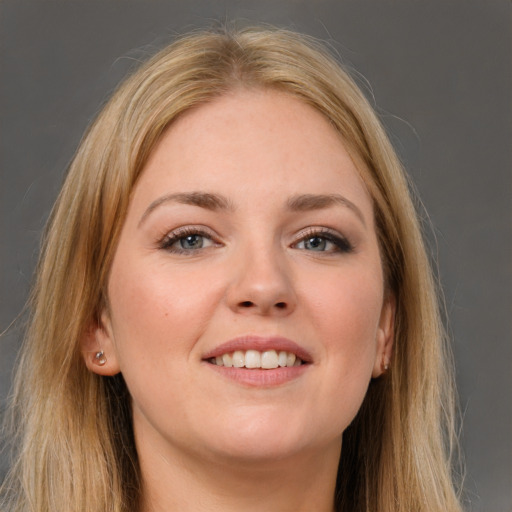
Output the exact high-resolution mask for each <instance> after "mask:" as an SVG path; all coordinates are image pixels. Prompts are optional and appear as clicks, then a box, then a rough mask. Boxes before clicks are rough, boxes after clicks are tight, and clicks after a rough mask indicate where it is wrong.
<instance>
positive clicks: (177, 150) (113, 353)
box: [85, 91, 393, 459]
mask: <svg viewBox="0 0 512 512" xmlns="http://www.w3.org/2000/svg"><path fill="white" fill-rule="evenodd" d="M384 295H385V294H384V288H383V275H382V266H381V261H380V256H379V247H378V244H377V237H376V233H375V226H374V219H373V211H372V201H371V199H370V197H369V195H368V193H367V191H366V189H365V186H364V184H363V182H362V181H361V179H360V177H359V174H358V172H357V170H356V168H355V166H354V163H353V162H352V160H351V158H350V157H349V155H348V153H347V151H346V150H345V148H344V146H343V143H342V141H341V139H340V137H339V135H338V134H337V133H336V132H335V130H334V129H333V128H332V127H331V126H330V125H329V123H328V122H327V121H326V120H325V119H324V118H323V117H322V116H321V115H320V114H319V113H318V112H317V111H315V110H314V109H313V108H311V107H309V106H307V105H306V104H304V103H302V102H301V101H299V100H298V99H296V98H293V97H291V96H289V95H286V94H284V93H279V92H275V91H238V92H236V93H232V94H229V95H226V96H224V97H221V98H220V99H216V100H215V101H213V102H212V103H210V104H207V105H204V106H201V107H199V108H197V109H195V110H192V111H189V112H188V113H187V114H186V115H184V116H183V117H181V118H180V119H179V120H178V121H177V122H175V123H174V124H173V125H172V126H171V127H170V128H169V129H168V130H167V131H166V132H165V134H164V136H163V137H162V139H161V140H160V142H159V144H158V145H157V146H156V148H155V149H154V151H153V153H152V155H151V157H150V159H149V161H148V163H147V165H146V166H145V169H144V171H143V173H142V175H141V177H140V180H139V181H138V183H137V185H136V187H135V189H134V193H133V196H132V199H131V203H130V207H129V210H128V214H127V218H126V221H125V224H124V226H123V229H122V233H121V236H120V239H119V245H118V247H117V250H116V253H115V257H114V261H113V265H112V269H111V273H110V278H109V283H108V298H109V307H108V311H105V312H104V314H103V317H102V325H101V326H99V327H98V329H97V330H96V332H95V336H94V337H93V338H94V343H95V344H96V345H95V346H94V348H93V350H99V349H103V350H104V352H105V355H106V358H107V363H106V364H105V365H104V366H98V365H97V364H95V362H94V359H93V358H92V357H91V356H90V355H89V354H86V355H85V357H86V361H87V364H88V366H89V368H91V369H92V370H93V371H95V372H97V373H101V374H115V373H117V372H119V371H120V372H122V374H123V376H124V379H125V380H126V383H127V386H128V389H129V391H130V394H131V396H132V402H133V421H134V427H135V435H136V441H137V445H138V449H139V451H141V450H154V451H155V453H159V454H160V455H163V456H164V457H167V456H174V455H175V454H176V453H181V454H194V455H200V456H202V457H208V456H211V457H217V458H218V457H227V458H233V457H235V458H236V457H241V458H244V459H247V458H249V459H253V458H254V459H257V458H259V459H261V458H267V457H272V458H275V457H286V456H287V455H292V454H298V453H301V452H306V451H308V450H311V449H313V450H327V449H328V450H331V451H332V449H333V448H338V449H339V446H340V443H341V434H342V432H343V430H344V429H345V428H346V427H347V426H348V425H349V423H350V422H351V421H352V419H353V418H354V416H355V414H356V412H357V411H358V409H359V407H360V405H361V402H362V400H363V398H364V395H365V393H366V390H367V387H368V384H369V381H370V379H371V377H372V375H373V376H374V377H376V376H378V375H379V374H380V372H381V370H380V368H381V364H382V362H383V360H387V359H389V357H390V351H391V338H392V317H393V305H392V302H391V301H387V300H384ZM88 343H89V348H90V344H91V343H92V342H91V340H89V342H88ZM294 361H295V362H294Z"/></svg>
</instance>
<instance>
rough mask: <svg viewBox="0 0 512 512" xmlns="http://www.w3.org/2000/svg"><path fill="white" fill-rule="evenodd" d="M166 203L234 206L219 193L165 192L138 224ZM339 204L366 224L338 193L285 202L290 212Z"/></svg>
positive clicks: (208, 207) (214, 207)
mask: <svg viewBox="0 0 512 512" xmlns="http://www.w3.org/2000/svg"><path fill="white" fill-rule="evenodd" d="M166 203H178V204H188V205H192V206H198V207H200V208H205V209H206V210H211V211H219V210H224V211H233V210H234V209H235V208H234V206H233V204H232V203H231V201H229V199H227V198H226V197H224V196H222V195H219V194H211V193H208V192H182V193H177V194H167V195H165V196H162V197H159V198H158V199H155V200H154V201H153V202H152V203H151V204H150V205H149V206H148V207H147V208H146V210H145V211H144V213H143V214H142V217H141V218H140V221H139V226H140V225H141V224H142V223H143V222H144V221H145V220H146V218H147V217H148V216H149V215H150V214H151V212H153V211H154V210H155V209H156V208H158V207H159V206H161V205H163V204H166ZM335 205H341V206H344V207H347V208H349V209H350V210H352V211H353V212H354V213H355V214H356V216H357V217H358V218H359V220H360V221H361V222H362V223H363V225H364V226H366V222H365V219H364V215H363V213H362V212H361V210H360V209H359V208H358V207H357V206H356V205H355V204H354V203H353V202H352V201H350V200H348V199H347V198H346V197H344V196H342V195H340V194H301V195H297V196H293V197H291V198H290V199H288V201H287V202H286V206H287V209H288V210H291V211H292V212H306V211H314V210H322V209H325V208H329V207H331V206H335Z"/></svg>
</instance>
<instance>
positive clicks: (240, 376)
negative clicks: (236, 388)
mask: <svg viewBox="0 0 512 512" xmlns="http://www.w3.org/2000/svg"><path fill="white" fill-rule="evenodd" d="M205 364H207V365H208V366H209V367H210V368H211V369H212V370H213V371H215V372H217V373H218V374H220V375H222V376H223V377H225V378H227V379H230V380H232V381H234V382H237V383H238V384H244V385H246V386H252V387H262V388H271V387H275V386H280V385H283V384H286V383H287V382H291V381H293V380H295V379H297V378H298V377H300V376H301V375H303V374H304V372H306V371H307V369H308V367H309V366H311V365H309V364H301V365H300V366H290V367H283V368H273V369H271V370H261V369H257V368H254V369H253V368H250V369H249V368H235V367H228V366H217V365H216V364H212V363H206V362H205Z"/></svg>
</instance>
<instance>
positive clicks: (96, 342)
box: [4, 29, 460, 512]
mask: <svg viewBox="0 0 512 512" xmlns="http://www.w3.org/2000/svg"><path fill="white" fill-rule="evenodd" d="M32 310H33V316H32V321H31V325H30V329H29V332H28V335H27V339H26V343H25V347H24V349H23V353H22V358H21V362H20V367H19V370H18V375H17V380H16V389H15V399H14V402H13V422H14V423H13V424H14V425H17V426H18V428H19V432H18V434H19V435H18V443H19V444H18V446H19V457H18V458H17V462H16V464H14V467H13V469H12V471H11V474H10V477H9V479H8V481H7V483H6V485H5V486H4V488H5V494H6V503H7V502H9V503H7V504H6V507H7V510H19V511H21V510H23V511H28V510H31V511H38V512H39V511H50V510H52V511H55V510H68V511H74V510H87V511H98V512H99V511H102V512H103V511H105V510H112V511H141V512H150V511H157V510H167V511H170V510H180V511H182V510H224V511H227V510H276V511H286V510H293V511H299V510H305V511H312V510H315V511H319V512H322V511H332V510H338V511H351V512H355V511H379V512H385V511H387V512H391V511H393V512H398V511H402V512H406V511H407V512H411V511H429V512H433V511H439V512H441V511H443V512H446V511H458V510H460V508H459V505H458V501H457V497H456V495H455V492H454V489H453V485H452V479H451V474H450V473H451V471H450V451H451V448H452V446H453V444H452V443H453V438H452V433H453V419H452V412H451V411H452V406H453V404H452V389H451V378H450V375H449V372H448V366H449V365H448V364H447V361H448V360H449V359H448V357H447V354H446V352H445V346H444V337H443V330H442V326H441V323H440V320H439V312H438V306H437V301H436V290H435V284H434V281H433V278H432V275H431V271H430V269H429V264H428V260H427V257H426V255H425V250H424V247H423V243H422V239H421V234H420V229H419V225H418V221H417V216H416V214H415V210H414V207H413V204H412V201H411V199H410V196H409V192H408V187H407V183H406V179H405V177H404V175H403V172H402V170H401V167H400V165H399V162H398V160H397V158H396V156H395V154H394V152H393V150H392V148H391V146H390V144H389V142H388V140H387V138H386V136H385V134H384V131H383V129H382V128H381V126H380V124H379V122H378V120H377V119H376V116H375V114H374V113H373V112H372V110H371V108H370V106H369V105H368V103H367V102H366V100H365V98H364V96H363V95H362V93H361V92H360V91H359V90H358V89H357V87H356V86H355V85H354V83H353V82H352V81H351V79H350V78H349V77H348V76H347V74H346V73H345V72H344V71H342V70H341V69H340V68H339V67H338V65H337V64H336V62H335V61H334V60H333V59H332V58H331V57H330V56H328V55H327V54H326V52H325V51H324V50H323V49H322V48H321V47H319V46H318V45H317V43H315V42H314V41H312V40H309V39H307V38H305V37H303V36H299V35H297V34H294V33H290V32H286V31H281V30H260V29H248V30H244V31H241V32H237V33H233V34H225V33H211V32H201V33H196V34H192V35H189V36H187V37H184V38H182V39H181V40H179V41H177V42H176V43H175V44H173V45H171V46H170V47H168V48H166V49H164V50H163V51H162V52H160V53H159V54H157V55H156V56H155V57H154V58H153V59H151V60H150V61H149V62H148V63H147V64H145V65H144V66H143V67H142V68H141V69H140V70H139V71H138V72H136V73H135V74H134V75H133V76H132V77H130V78H129V79H128V80H127V81H126V82H125V83H124V84H123V85H122V86H121V87H120V89H119V90H118V91H117V92H116V93H115V95H114V96H113V98H112V99H111V101H110V102H109V103H108V104H107V106H106V107H105V108H104V110H103V111H102V113H101V114H100V115H99V117H98V119H97V120H96V122H95V123H94V124H93V125H92V127H91V128H90V130H89V132H88V133H87V135H86V137H85V138H84V140H83V142H82V144H81V146H80V149H79V150H78V153H77V155H76V157H75V159H74V161H73V163H72V165H71V168H70V171H69V174H68V177H67V179H66V181H65V184H64V186H63V189H62V192H61V194H60V196H59V199H58V201H57V204H56V207H55V209H54V211H53V214H52V217H51V220H50V223H49V228H48V231H47V234H46V238H45V242H44V250H43V253H42V257H41V262H40V266H39V269H38V280H37V283H36V286H35V290H34V293H33V296H32ZM9 500H10V501H9Z"/></svg>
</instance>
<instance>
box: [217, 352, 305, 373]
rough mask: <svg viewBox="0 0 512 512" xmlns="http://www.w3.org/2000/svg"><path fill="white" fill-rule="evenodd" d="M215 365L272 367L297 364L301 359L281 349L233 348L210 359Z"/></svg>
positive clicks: (300, 362)
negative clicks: (229, 351) (230, 351)
mask: <svg viewBox="0 0 512 512" xmlns="http://www.w3.org/2000/svg"><path fill="white" fill-rule="evenodd" d="M211 362H212V363H214V364H216V365H217V366H228V367H231V366H234V367H235V368H243V367H245V368H264V369H272V368H278V367H279V366H281V367H284V366H299V365H301V364H302V360H301V359H299V358H298V357H297V356H296V355H295V354H293V353H291V352H286V351H285V350H281V351H279V352H277V351H276V350H265V351H264V352H259V351H258V350H235V352H233V353H231V354H223V355H222V356H217V357H215V358H212V359H211Z"/></svg>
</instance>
